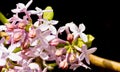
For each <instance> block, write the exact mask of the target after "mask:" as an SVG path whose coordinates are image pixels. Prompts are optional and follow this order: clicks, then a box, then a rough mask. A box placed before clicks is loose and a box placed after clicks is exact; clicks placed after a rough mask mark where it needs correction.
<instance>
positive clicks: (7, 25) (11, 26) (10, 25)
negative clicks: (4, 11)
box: [6, 24, 15, 31]
mask: <svg viewBox="0 0 120 72" xmlns="http://www.w3.org/2000/svg"><path fill="white" fill-rule="evenodd" d="M6 27H7V29H8V31H12V30H13V29H14V28H15V26H14V25H12V24H6Z"/></svg>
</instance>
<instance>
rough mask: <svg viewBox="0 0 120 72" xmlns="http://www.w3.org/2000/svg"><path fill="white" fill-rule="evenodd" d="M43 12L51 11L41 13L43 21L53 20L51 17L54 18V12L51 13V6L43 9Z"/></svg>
mask: <svg viewBox="0 0 120 72" xmlns="http://www.w3.org/2000/svg"><path fill="white" fill-rule="evenodd" d="M45 10H51V11H48V12H44V13H43V18H44V19H47V20H52V19H53V16H54V12H53V9H52V7H51V6H47V7H46V8H45Z"/></svg>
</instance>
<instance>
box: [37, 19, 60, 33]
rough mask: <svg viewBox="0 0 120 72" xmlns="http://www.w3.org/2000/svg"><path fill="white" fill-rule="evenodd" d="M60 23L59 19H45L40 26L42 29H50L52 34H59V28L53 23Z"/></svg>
mask: <svg viewBox="0 0 120 72" xmlns="http://www.w3.org/2000/svg"><path fill="white" fill-rule="evenodd" d="M57 23H58V21H56V20H50V21H48V20H43V24H41V25H40V26H39V29H40V30H41V31H46V30H48V29H49V30H50V31H51V33H52V34H54V35H56V34H57V30H56V28H55V27H54V26H53V25H56V24H57Z"/></svg>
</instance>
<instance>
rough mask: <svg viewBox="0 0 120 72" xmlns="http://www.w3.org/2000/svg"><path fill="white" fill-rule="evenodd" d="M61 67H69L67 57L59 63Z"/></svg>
mask: <svg viewBox="0 0 120 72" xmlns="http://www.w3.org/2000/svg"><path fill="white" fill-rule="evenodd" d="M59 67H60V68H62V69H67V68H68V63H67V60H66V59H65V60H63V61H61V62H60V64H59Z"/></svg>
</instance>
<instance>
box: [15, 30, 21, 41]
mask: <svg viewBox="0 0 120 72" xmlns="http://www.w3.org/2000/svg"><path fill="white" fill-rule="evenodd" d="M21 38H22V33H21V32H17V33H15V34H14V36H13V40H14V42H17V41H19V40H20V39H21Z"/></svg>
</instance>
